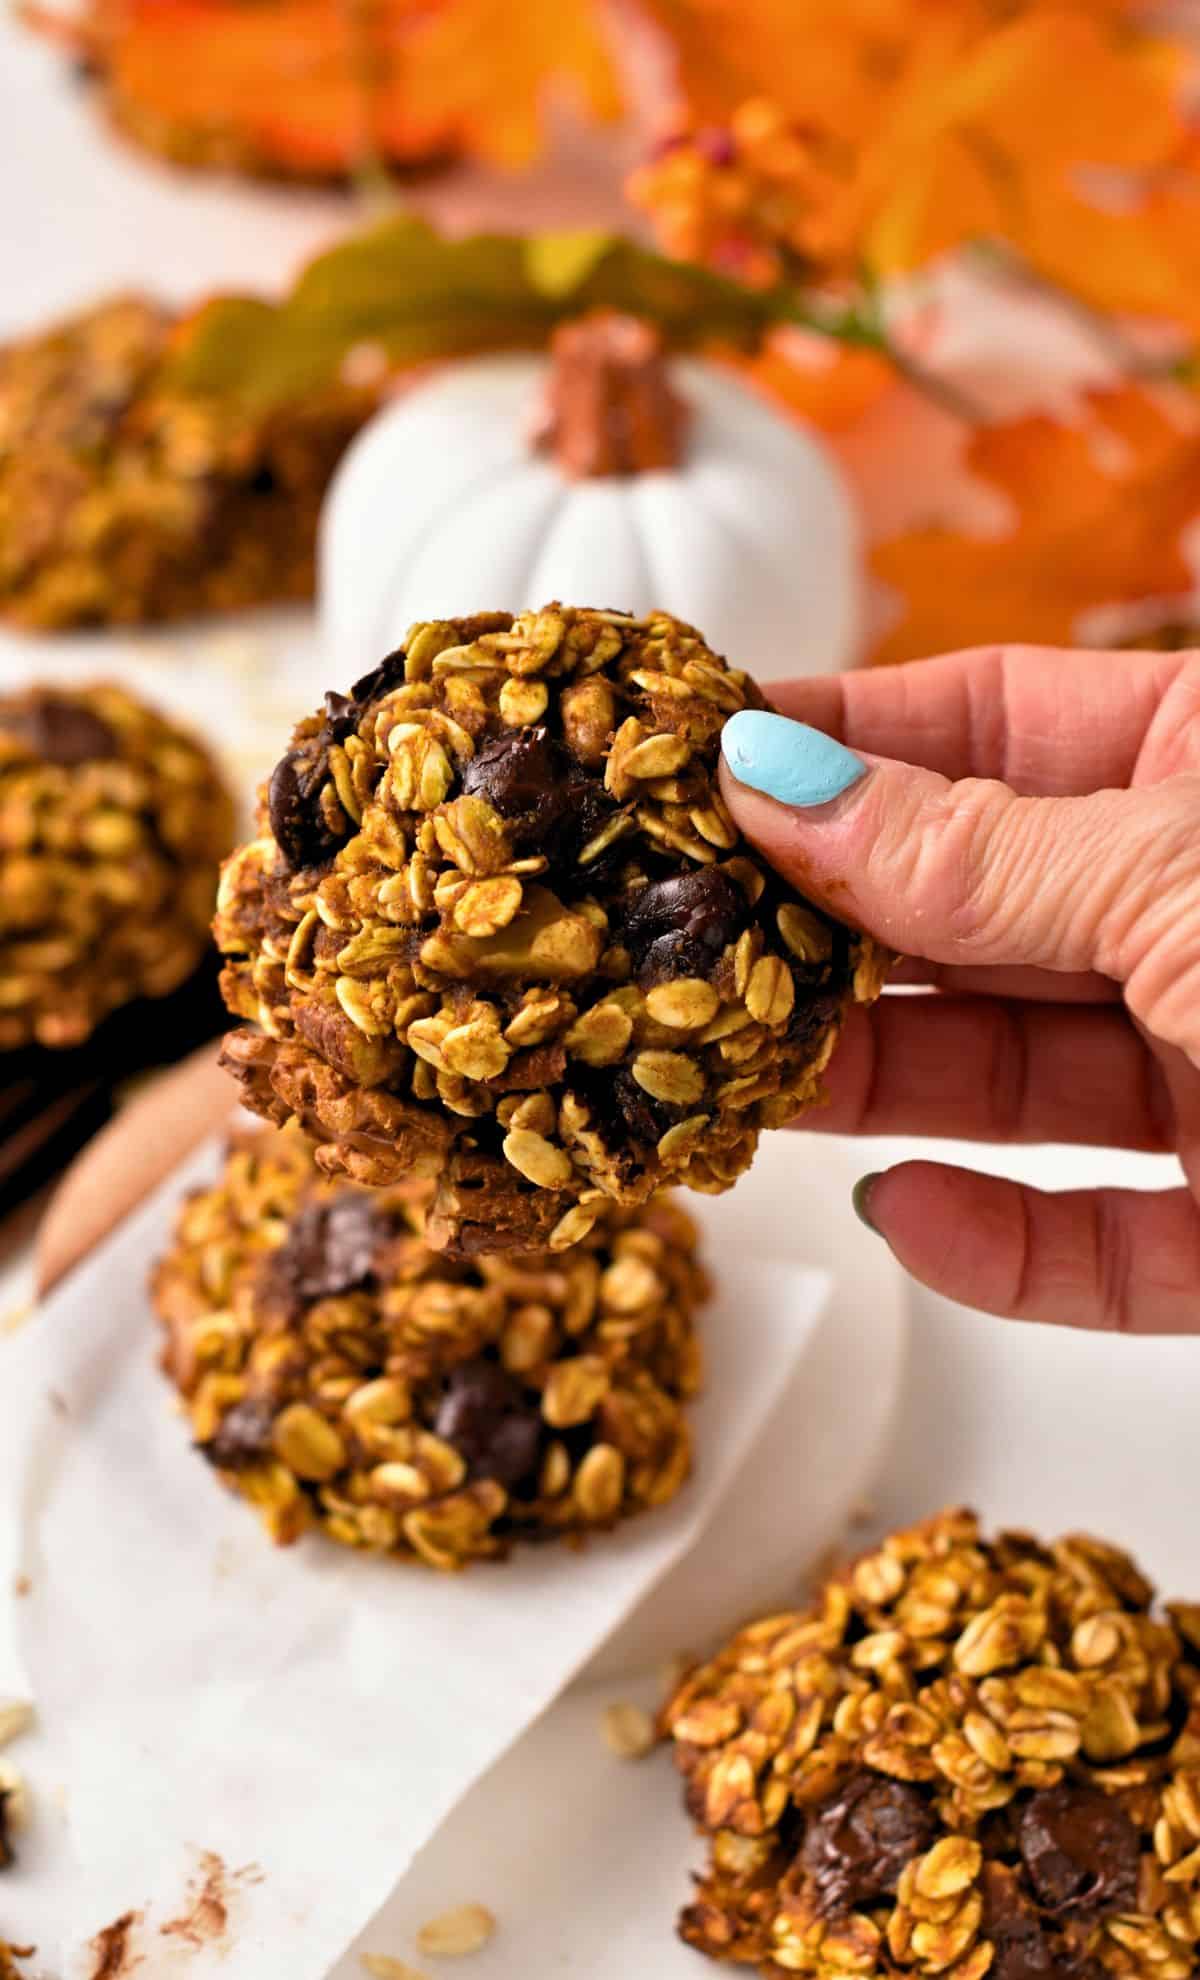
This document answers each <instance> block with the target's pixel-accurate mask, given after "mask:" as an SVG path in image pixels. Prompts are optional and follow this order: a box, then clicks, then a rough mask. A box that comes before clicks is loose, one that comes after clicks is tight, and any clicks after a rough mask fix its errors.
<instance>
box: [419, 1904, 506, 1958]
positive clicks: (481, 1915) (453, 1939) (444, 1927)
mask: <svg viewBox="0 0 1200 1980" xmlns="http://www.w3.org/2000/svg"><path fill="white" fill-rule="evenodd" d="M495 1929H496V1920H495V1918H494V1917H493V1916H492V1913H491V1912H490V1911H489V1910H488V1908H487V1906H486V1904H460V1905H456V1906H455V1908H454V1909H453V1910H452V1911H443V1912H441V1913H439V1915H438V1916H437V1917H436V1918H431V1919H430V1920H429V1923H428V1924H427V1925H422V1927H421V1929H420V1931H419V1932H418V1933H417V1946H418V1949H419V1950H420V1951H421V1952H423V1953H425V1954H426V1955H427V1957H428V1958H430V1959H460V1958H463V1957H465V1956H466V1954H467V1953H474V1952H478V1951H479V1949H480V1947H481V1946H486V1944H487V1942H488V1940H489V1939H490V1938H491V1936H492V1933H493V1932H494V1931H495Z"/></svg>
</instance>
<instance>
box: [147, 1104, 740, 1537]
mask: <svg viewBox="0 0 1200 1980" xmlns="http://www.w3.org/2000/svg"><path fill="white" fill-rule="evenodd" d="M428 1197H429V1186H428V1185H427V1184H419V1183H418V1184H413V1183H401V1184H398V1185H396V1186H395V1187H394V1188H391V1189H387V1190H365V1189H361V1188H359V1187H358V1186H357V1185H355V1184H353V1183H347V1182H344V1181H339V1182H330V1181H329V1180H328V1179H327V1178H326V1177H323V1176H322V1175H321V1174H320V1172H319V1170H318V1169H317V1168H316V1165H315V1163H314V1161H313V1157H312V1152H311V1149H310V1148H309V1146H308V1144H307V1142H306V1141H305V1140H304V1138H303V1136H302V1135H301V1134H300V1132H299V1131H298V1130H297V1129H295V1128H289V1129H285V1130H284V1131H283V1132H282V1133H280V1134H275V1133H271V1132H269V1131H264V1130H259V1131H257V1132H254V1131H251V1132H249V1133H246V1134H244V1135H242V1136H240V1137H239V1138H237V1139H235V1141H234V1142H233V1144H232V1146H231V1149H230V1152H229V1155H228V1158H227V1160H226V1163H225V1167H224V1169H223V1171H222V1174H221V1176H220V1179H219V1180H218V1182H217V1183H216V1185H215V1186H214V1187H213V1188H212V1189H206V1190H201V1191H199V1192H198V1193H196V1194H195V1195H193V1196H192V1197H190V1198H189V1199H188V1201H187V1202H186V1203H185V1204H184V1206H183V1208H182V1210H181V1212H180V1215H179V1219H178V1223H177V1227H176V1232H175V1238H174V1242H173V1244H172V1246H171V1249H170V1250H169V1251H168V1252H167V1254H166V1256H165V1257H164V1258H163V1259H162V1261H161V1263H160V1264H159V1265H158V1267H157V1269H156V1271H155V1274H154V1281H153V1296H154V1303H155V1306H156V1308H157V1311H158V1314H159V1317H160V1319H161V1321H162V1323H163V1326H164V1329H165V1346H164V1351H163V1363H164V1366H165V1368H166V1370H167V1373H168V1374H169V1375H170V1377H171V1379H172V1381H173V1382H174V1383H175V1384H176V1385H177V1386H178V1388H179V1389H180V1390H181V1391H182V1393H183V1395H184V1396H185V1397H186V1398H187V1404H188V1412H189V1415H190V1419H191V1425H192V1430H193V1434H194V1436H195V1439H196V1443H197V1446H198V1448H199V1449H200V1450H201V1451H202V1452H203V1454H204V1456H205V1457H206V1458H207V1459H208V1461H209V1463H210V1464H212V1465H213V1466H214V1467H215V1469H216V1470H217V1471H218V1472H219V1473H220V1475H221V1477H222V1478H223V1479H224V1480H225V1481H226V1483H227V1484H229V1485H231V1486H232V1487H233V1488H234V1489H235V1490H236V1491H238V1492H241V1493H242V1494H244V1496H245V1497H246V1498H248V1499H250V1500H252V1501H253V1502H254V1504H256V1505H257V1506H258V1507H259V1508H260V1511H261V1513H262V1517H263V1519H264V1521H265V1524H266V1526H267V1530H268V1531H269V1532H270V1534H271V1535H272V1537H273V1538H274V1539H275V1540H277V1541H281V1542H287V1541H291V1540H294V1539H296V1538H297V1537H298V1536H299V1535H300V1534H301V1533H302V1532H303V1531H304V1530H305V1529H306V1528H308V1527H310V1526H313V1525H316V1526H319V1527H321V1528H322V1529H323V1530H324V1531H325V1532H326V1533H328V1534H329V1535H330V1536H331V1537H332V1538H333V1539H334V1540H339V1541H341V1542H342V1543H343V1544H344V1545H346V1546H350V1547H362V1548H369V1549H372V1550H374V1551H376V1552H379V1553H388V1554H396V1555H399V1556H402V1557H409V1558H412V1557H416V1558H418V1559H420V1560H423V1561H425V1562H427V1563H428V1564H429V1565H430V1566H432V1567H435V1568H447V1569H453V1568H460V1567H463V1566H465V1565H466V1564H467V1563H468V1562H469V1561H471V1560H475V1559H482V1558H487V1557H489V1556H496V1555H502V1554H505V1553H506V1552H507V1551H508V1549H509V1547H510V1545H511V1543H512V1542H513V1541H514V1540H519V1539H538V1538H546V1537H554V1536H558V1535H568V1536H569V1535H575V1536H577V1535H581V1534H586V1533H589V1532H594V1531H597V1530H599V1529H601V1528H604V1527H609V1526H613V1525H615V1524H616V1523H617V1521H618V1520H622V1519H626V1518H628V1517H629V1516H630V1515H632V1514H634V1513H637V1512H641V1511H644V1510H646V1509H647V1508H649V1507H652V1506H658V1505H662V1504H664V1503H665V1502H666V1501H667V1500H668V1499H670V1498H671V1497H673V1495H674V1494H675V1493H676V1492H677V1491H678V1490H679V1487H680V1486H681V1485H682V1483H683V1481H684V1479H685V1478H686V1476H687V1473H688V1469H689V1462H690V1440H689V1434H688V1425H687V1417H686V1411H685V1408H684V1405H685V1404H686V1403H687V1401H688V1400H689V1398H690V1397H692V1396H693V1395H694V1394H695V1393H696V1390H697V1387H698V1385H699V1379H700V1350H699V1345H698V1342H697V1338H696V1334H695V1331H694V1316H695V1313H696V1309H697V1308H698V1306H699V1305H700V1304H701V1302H702V1300H703V1299H704V1297H705V1296H706V1292H707V1286H706V1283H705V1278H704V1273H703V1271H702V1270H701V1267H700V1265H699V1264H698V1262H697V1258H696V1252H695V1245H696V1238H695V1231H694V1229H693V1227H692V1225H691V1223H690V1221H689V1220H688V1218H687V1217H686V1216H685V1215H684V1214H683V1212H682V1211H680V1210H679V1209H677V1208H676V1206H675V1205H674V1204H673V1203H671V1202H670V1201H669V1200H668V1199H666V1198H665V1197H658V1198H656V1199H655V1200H654V1201H653V1202H652V1203H649V1204H647V1205H645V1206H644V1207H643V1208H641V1209H640V1210H637V1211H631V1210H622V1209H620V1208H619V1207H618V1206H617V1205H615V1204H611V1203H606V1204H605V1205H604V1206H603V1209H602V1213H601V1214H600V1216H599V1217H598V1218H597V1220H596V1222H595V1224H594V1225H593V1227H592V1229H591V1231H590V1233H589V1234H588V1236H587V1237H586V1238H585V1239H584V1240H583V1241H582V1242H581V1243H580V1244H579V1245H578V1246H577V1247H576V1248H575V1249H574V1250H573V1251H572V1252H571V1253H570V1255H569V1256H567V1257H553V1256H551V1255H550V1254H549V1253H546V1252H540V1253H532V1254H530V1255H528V1256H517V1255H514V1254H508V1255H505V1256H501V1257H493V1258H488V1257H481V1258H479V1259H478V1260H476V1261H475V1262H473V1263H472V1264H469V1265H450V1264H447V1262H446V1260H445V1259H444V1258H442V1257H440V1256H439V1255H438V1254H437V1253H435V1252H432V1251H430V1250H429V1248H428V1246H427V1245H426V1244H425V1242H424V1239H423V1236H422V1228H423V1223H424V1211H425V1205H426V1203H427V1202H428Z"/></svg>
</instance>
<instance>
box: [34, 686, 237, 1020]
mask: <svg viewBox="0 0 1200 1980" xmlns="http://www.w3.org/2000/svg"><path fill="white" fill-rule="evenodd" d="M232 837H233V804H232V800H231V798H230V796H229V793H228V791H227V790H226V788H225V786H224V784H223V782H222V780H221V776H220V773H219V771H218V769H217V766H216V764H215V762H214V761H213V759H212V757H211V756H210V755H209V753H208V751H207V750H206V749H205V748H204V747H203V746H202V745H201V744H200V743H199V742H198V741H197V740H196V739H195V738H194V737H193V736H191V735H190V734H188V732H187V731H186V730H184V729H181V728H179V727H177V726H176V725H175V723H173V722H170V721H168V720H167V719H166V718H165V717H164V716H162V715H159V714H157V713H156V712H155V710H153V709H152V708H148V707H147V706H146V705H145V704H144V703H142V702H140V701H138V700H136V699H135V698H134V697H133V696H132V695H130V694H127V693H126V692H125V690H124V689H123V688H120V687H116V686H112V685H98V686H93V687H87V688H72V689H58V688H53V689H51V688H31V689H28V690H26V691H25V692H23V693H20V694H12V695H5V696H3V697H0V1051H3V1052H9V1051H12V1050H13V1049H14V1048H15V1047H18V1046H23V1045H28V1044H38V1045H45V1046H52V1047H56V1048H58V1047H64V1046H76V1045H80V1044H82V1043H83V1042H84V1040H86V1039H87V1038H88V1037H89V1036H90V1035H91V1033H92V1032H93V1031H94V1030H95V1028H96V1026H97V1025H98V1024H99V1023H100V1021H101V1020H102V1019H103V1018H104V1017H106V1016H107V1015H108V1013H109V1012H110V1011H115V1010H117V1009H119V1008H121V1007H122V1006H124V1005H127V1004H129V1003H132V1002H133V1001H134V999H136V998H142V997H155V998H157V997H164V996H166V995H167V994H168V993H169V992H170V991H172V990H175V989H177V988H178V986H179V985H180V984H182V983H183V982H184V981H185V980H186V979H187V978H188V977H190V976H191V975H192V973H193V971H194V970H195V969H196V968H197V965H198V964H199V963H200V961H201V959H202V958H203V956H204V955H205V953H206V951H207V946H208V941H207V936H208V929H207V923H208V920H209V917H210V915H211V912H212V902H213V899H214V897H215V893H216V880H217V868H218V864H219V862H220V859H221V857H222V854H223V853H225V852H226V851H227V850H228V847H229V844H230V841H231V839H232Z"/></svg>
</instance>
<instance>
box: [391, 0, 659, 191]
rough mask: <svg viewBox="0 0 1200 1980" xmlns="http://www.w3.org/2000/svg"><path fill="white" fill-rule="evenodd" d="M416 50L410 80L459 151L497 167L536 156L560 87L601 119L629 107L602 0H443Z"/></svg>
mask: <svg viewBox="0 0 1200 1980" xmlns="http://www.w3.org/2000/svg"><path fill="white" fill-rule="evenodd" d="M409 56H410V63H411V75H410V86H411V88H412V90H413V92H414V94H415V96H416V98H417V99H418V100H420V101H423V102H425V103H428V104H430V105H432V106H435V107H436V111H437V114H438V115H439V116H440V117H441V119H442V120H443V123H444V127H445V131H446V134H447V137H448V138H449V141H450V145H451V148H452V149H454V150H461V151H465V152H468V153H470V154H471V155H472V156H474V157H479V158H484V159H486V160H488V162H489V163H491V164H494V165H502V166H510V167H511V166H519V165H526V164H528V163H529V161H530V159H531V158H533V157H534V156H535V154H536V152H537V150H538V146H539V142H540V139H541V133H542V116H543V112H544V110H545V107H546V98H547V94H548V92H549V91H550V90H551V89H552V88H560V87H562V86H563V85H566V86H567V87H568V88H569V89H570V90H571V91H572V92H573V94H574V97H575V99H576V102H577V103H578V104H580V105H581V106H582V107H583V109H584V110H586V111H587V112H589V113H590V115H591V116H592V117H594V118H596V119H597V120H600V121H606V120H610V119H612V118H614V117H616V116H618V115H619V114H620V111H621V93H620V89H619V87H618V84H617V78H616V72H615V70H614V67H613V62H612V56H611V53H610V49H609V45H608V41H607V38H606V34H605V29H604V22H603V8H602V4H601V0H520V5H519V6H513V5H512V4H511V0H443V4H442V5H441V6H440V7H439V8H438V9H437V11H436V12H434V13H432V14H431V15H430V17H429V19H428V21H427V22H426V23H425V24H424V25H423V26H422V28H421V29H420V30H419V32H418V33H417V34H416V35H415V36H414V37H413V40H412V43H411V46H410V50H409Z"/></svg>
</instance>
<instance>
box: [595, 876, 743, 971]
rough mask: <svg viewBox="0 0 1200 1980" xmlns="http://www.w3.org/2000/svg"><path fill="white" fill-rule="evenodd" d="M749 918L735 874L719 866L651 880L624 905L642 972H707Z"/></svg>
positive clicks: (636, 962) (632, 946) (627, 932)
mask: <svg viewBox="0 0 1200 1980" xmlns="http://www.w3.org/2000/svg"><path fill="white" fill-rule="evenodd" d="M749 918H750V910H749V908H748V906H747V904H746V897H745V895H744V894H743V892H742V890H741V888H740V887H739V886H738V884H737V882H736V881H735V880H731V879H730V878H729V875H728V874H727V873H722V871H721V869H720V868H719V867H716V866H702V867H700V868H698V869H697V871H696V872H695V873H681V874H680V875H679V877H678V879H675V880H653V881H651V883H650V885H649V886H648V887H643V888H642V890H641V892H640V893H639V894H635V895H634V897H633V900H632V901H631V902H630V904H629V906H628V907H627V909H626V911H625V928H624V935H625V940H626V942H627V943H628V945H629V948H630V952H631V953H632V956H633V959H634V968H635V970H636V971H637V974H638V976H639V978H646V977H651V976H668V975H669V976H707V975H708V974H709V973H710V972H711V970H712V968H713V965H714V964H715V963H716V962H717V960H718V958H719V957H720V954H721V951H722V950H723V949H724V948H726V947H727V945H728V944H729V943H730V942H736V940H737V938H738V936H739V935H740V934H741V932H742V930H743V928H745V926H746V923H747V921H748V920H749Z"/></svg>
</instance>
